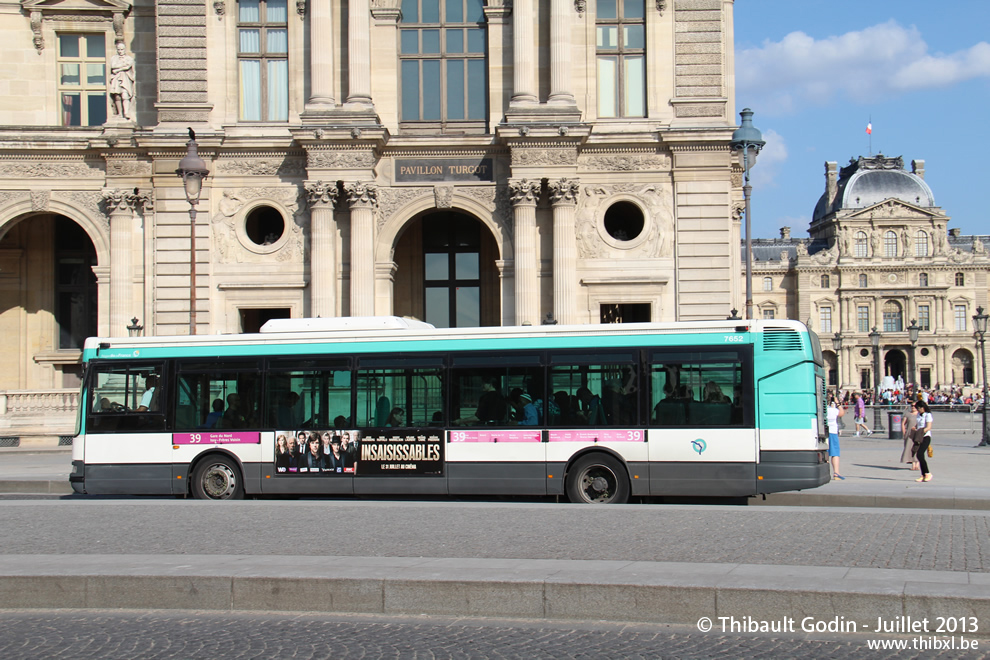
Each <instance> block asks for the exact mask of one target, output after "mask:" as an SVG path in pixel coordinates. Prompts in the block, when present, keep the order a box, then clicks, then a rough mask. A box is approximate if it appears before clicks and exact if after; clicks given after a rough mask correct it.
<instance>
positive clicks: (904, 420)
mask: <svg viewBox="0 0 990 660" xmlns="http://www.w3.org/2000/svg"><path fill="white" fill-rule="evenodd" d="M917 423H918V409H917V408H916V407H915V405H914V402H913V401H910V402H908V406H907V409H906V410H905V411H904V416H903V417H901V432H902V433H903V434H904V450H903V451H902V452H901V463H907V464H909V465H910V466H911V469H912V470H917V469H918V458H917V457H916V456H915V455H914V427H915V425H916V424H917Z"/></svg>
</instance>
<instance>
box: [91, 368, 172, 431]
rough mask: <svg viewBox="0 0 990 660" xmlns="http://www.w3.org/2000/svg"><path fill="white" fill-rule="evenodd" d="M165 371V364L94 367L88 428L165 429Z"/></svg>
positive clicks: (104, 429) (114, 429) (121, 429)
mask: <svg viewBox="0 0 990 660" xmlns="http://www.w3.org/2000/svg"><path fill="white" fill-rule="evenodd" d="M162 373H163V365H161V364H148V365H136V366H125V365H120V364H101V365H97V366H96V367H94V371H93V375H92V376H91V377H90V380H89V382H88V385H87V387H88V388H89V392H88V400H89V401H92V402H93V407H92V409H91V410H90V414H89V416H88V420H89V421H88V423H87V430H88V431H89V432H92V433H112V432H115V431H154V430H163V429H164V428H165V416H164V414H163V413H164V411H163V410H162V402H163V401H164V400H165V399H164V397H163V395H162V393H163V392H164V391H165V388H164V385H163V383H162V378H161V374H162Z"/></svg>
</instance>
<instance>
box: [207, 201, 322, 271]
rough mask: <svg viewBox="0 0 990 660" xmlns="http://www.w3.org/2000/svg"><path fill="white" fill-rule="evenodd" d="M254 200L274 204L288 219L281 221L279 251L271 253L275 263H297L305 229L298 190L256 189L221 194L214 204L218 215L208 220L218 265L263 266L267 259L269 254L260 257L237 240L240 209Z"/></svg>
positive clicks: (301, 256) (240, 217)
mask: <svg viewBox="0 0 990 660" xmlns="http://www.w3.org/2000/svg"><path fill="white" fill-rule="evenodd" d="M255 200H267V201H271V202H275V203H276V204H277V205H279V206H281V207H282V208H284V209H285V210H286V211H287V212H288V214H289V217H288V218H285V231H286V233H288V237H287V238H286V240H285V242H284V243H281V247H279V248H278V249H276V250H274V251H272V252H271V253H270V254H272V255H274V258H275V260H276V261H279V262H285V261H299V260H301V259H302V258H303V255H304V252H305V231H304V229H305V226H306V221H307V219H308V214H307V213H305V212H303V211H302V210H301V209H300V207H301V205H300V203H299V189H298V188H296V187H271V188H266V187H257V188H239V189H236V190H224V191H223V197H222V198H221V199H220V203H219V204H218V208H219V212H218V213H217V214H216V215H214V216H213V219H212V220H211V222H210V224H211V228H212V230H213V243H214V246H215V247H216V251H217V252H218V253H219V255H220V258H219V261H220V263H263V262H265V261H267V260H269V259H271V256H270V254H268V253H265V254H260V253H258V252H256V251H254V250H252V249H249V248H248V247H247V246H245V245H244V244H243V243H242V240H241V238H240V237H239V232H238V225H239V224H241V223H243V222H244V218H243V217H242V215H243V213H242V212H243V209H244V207H245V206H246V205H248V204H249V203H251V202H253V201H255Z"/></svg>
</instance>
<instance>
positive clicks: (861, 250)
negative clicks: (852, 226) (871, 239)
mask: <svg viewBox="0 0 990 660" xmlns="http://www.w3.org/2000/svg"><path fill="white" fill-rule="evenodd" d="M855 254H856V256H857V257H868V256H869V253H868V252H867V241H866V232H865V231H858V232H856V247H855Z"/></svg>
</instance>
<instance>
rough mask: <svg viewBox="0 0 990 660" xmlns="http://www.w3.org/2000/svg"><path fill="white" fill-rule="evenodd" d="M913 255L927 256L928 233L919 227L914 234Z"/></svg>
mask: <svg viewBox="0 0 990 660" xmlns="http://www.w3.org/2000/svg"><path fill="white" fill-rule="evenodd" d="M914 256H916V257H927V256H928V233H927V232H925V231H923V230H920V229H919V230H918V233H916V234H915V235H914Z"/></svg>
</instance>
